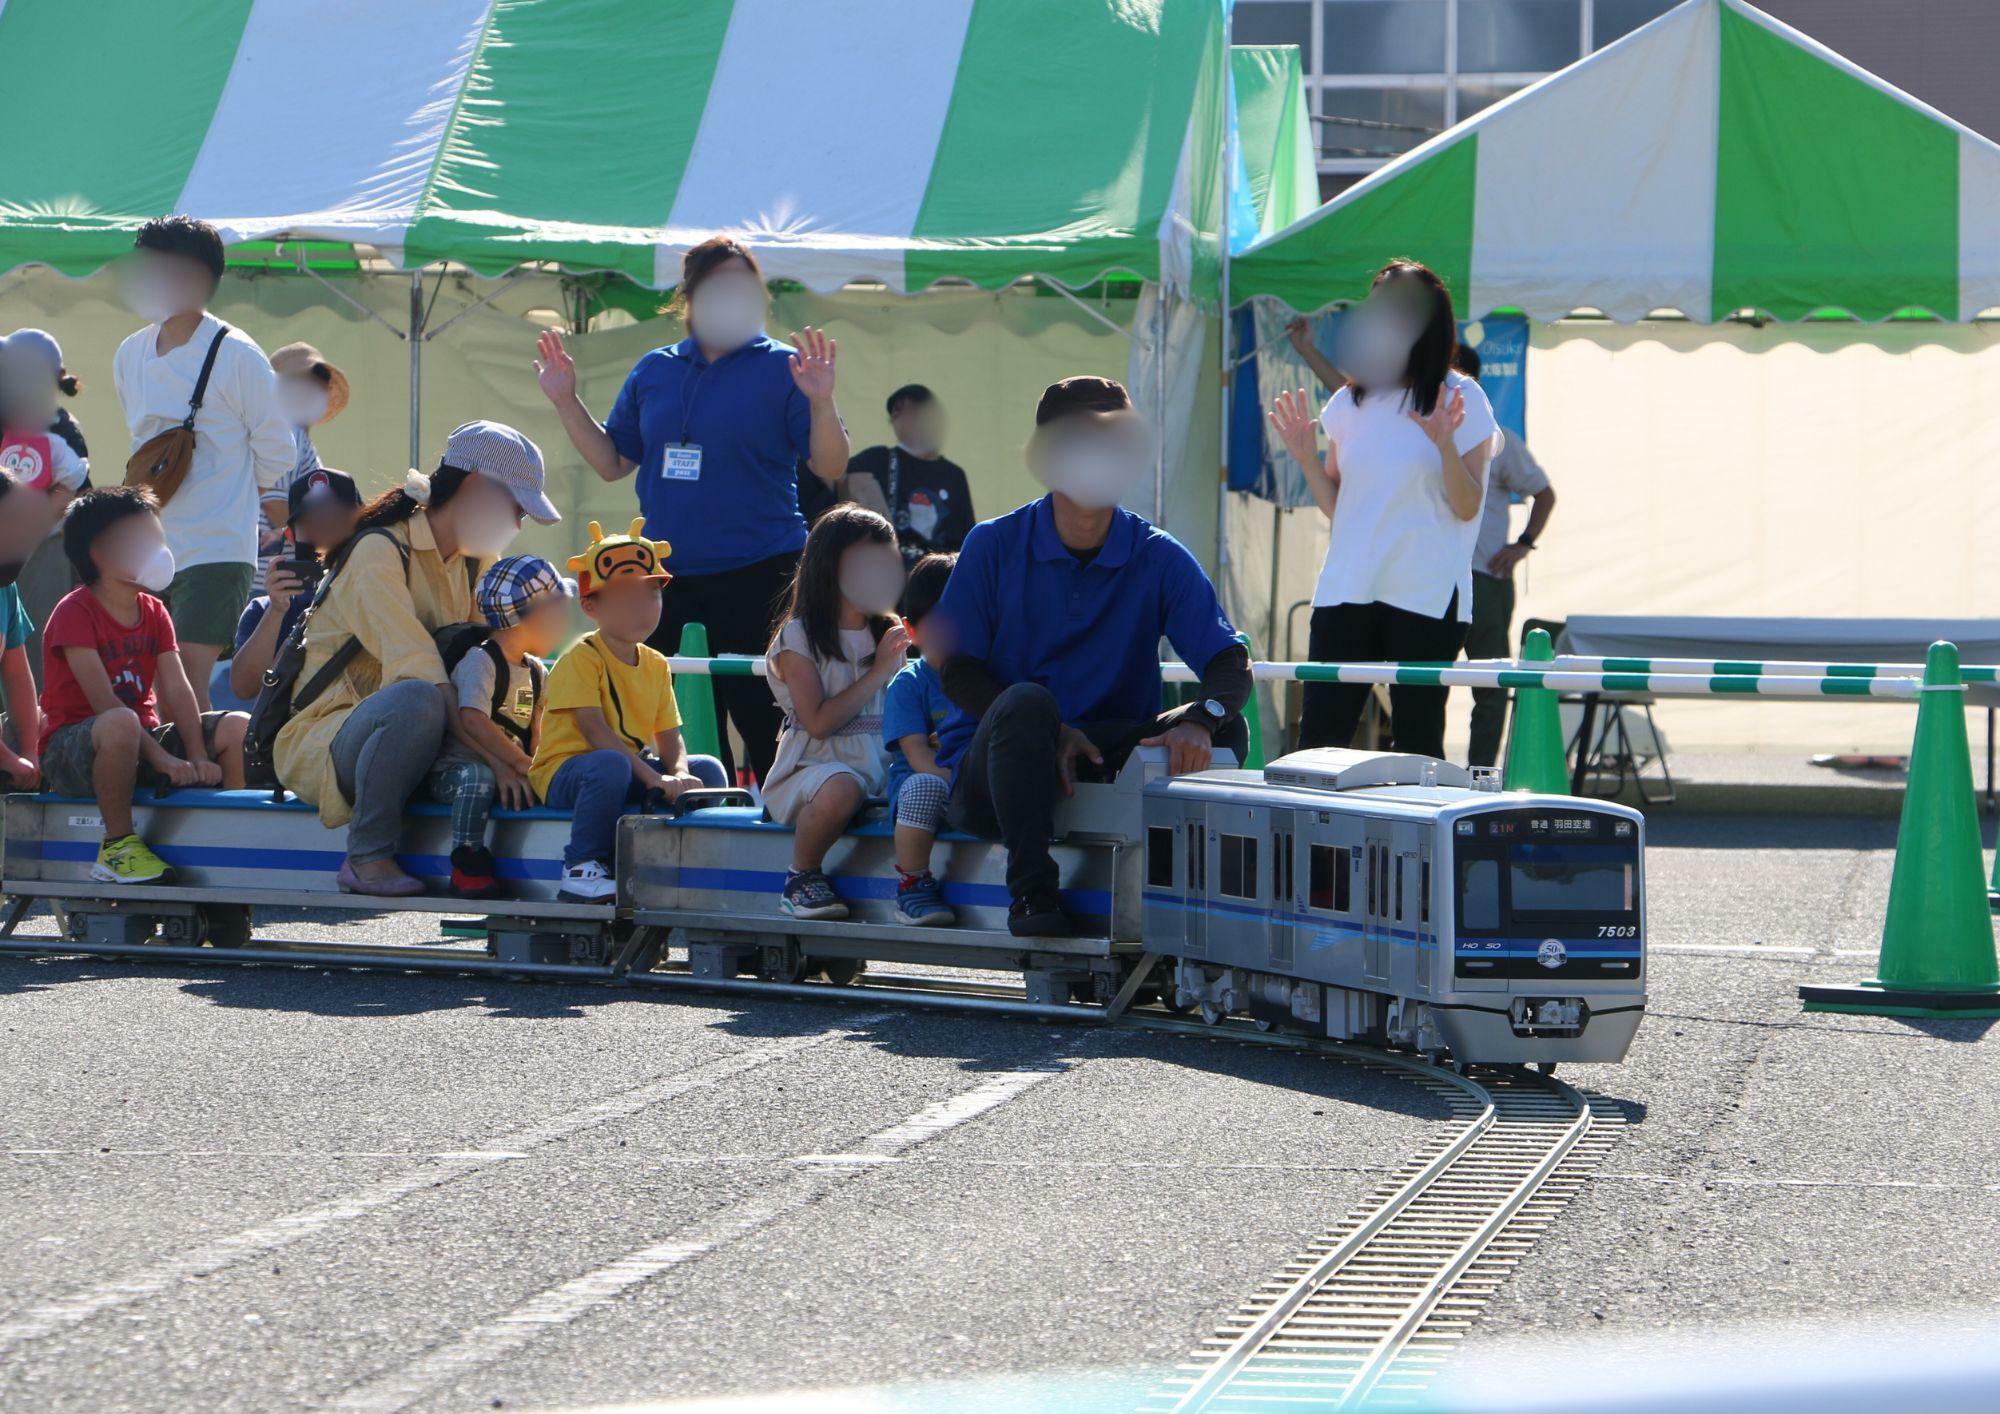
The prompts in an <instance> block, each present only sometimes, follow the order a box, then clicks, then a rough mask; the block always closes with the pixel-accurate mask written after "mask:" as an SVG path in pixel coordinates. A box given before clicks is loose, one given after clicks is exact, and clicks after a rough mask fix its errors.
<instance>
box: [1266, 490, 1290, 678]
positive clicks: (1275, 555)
mask: <svg viewBox="0 0 2000 1414" xmlns="http://www.w3.org/2000/svg"><path fill="white" fill-rule="evenodd" d="M1284 535H1285V508H1284V507H1283V506H1281V505H1279V504H1278V503H1277V502H1276V501H1273V502H1271V607H1270V611H1269V612H1268V613H1266V614H1265V616H1264V655H1265V656H1266V657H1269V658H1275V657H1277V656H1278V569H1279V559H1280V557H1281V556H1283V554H1284V553H1285V541H1284Z"/></svg>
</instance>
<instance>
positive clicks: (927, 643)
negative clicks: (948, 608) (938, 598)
mask: <svg viewBox="0 0 2000 1414" xmlns="http://www.w3.org/2000/svg"><path fill="white" fill-rule="evenodd" d="M906 622H908V621H907V620H906ZM910 637H911V638H913V639H915V640H916V644H917V651H918V652H919V653H920V654H922V656H923V660H924V661H925V662H926V663H929V664H930V665H931V667H932V668H934V669H936V670H937V671H938V672H943V671H944V665H945V660H946V659H948V658H950V657H951V644H950V643H949V642H948V641H947V640H948V635H947V634H946V632H945V620H944V616H943V615H941V614H939V613H938V612H937V611H936V610H935V609H933V610H932V611H931V612H930V613H928V614H925V615H924V616H923V617H922V618H921V619H917V620H916V621H914V622H911V623H910Z"/></svg>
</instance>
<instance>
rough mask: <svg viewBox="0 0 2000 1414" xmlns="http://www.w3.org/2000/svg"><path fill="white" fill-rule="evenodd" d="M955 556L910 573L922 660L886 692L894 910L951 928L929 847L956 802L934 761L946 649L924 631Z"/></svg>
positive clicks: (907, 614)
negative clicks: (948, 804) (939, 665)
mask: <svg viewBox="0 0 2000 1414" xmlns="http://www.w3.org/2000/svg"><path fill="white" fill-rule="evenodd" d="M957 558H958V557H957V556H956V555H926V556H924V557H923V558H922V559H921V560H918V561H917V563H916V565H915V566H914V567H913V568H912V569H911V571H910V580H909V583H908V584H907V585H905V586H904V589H903V621H904V623H906V624H908V625H909V629H910V637H911V638H912V639H913V640H915V642H916V644H917V647H918V648H919V649H921V650H922V652H923V656H922V657H921V658H919V659H917V661H916V662H914V663H910V664H908V665H907V666H906V667H904V668H903V670H902V671H901V672H899V673H897V674H896V676H895V677H894V678H893V679H891V680H890V683H889V686H888V687H887V688H886V689H885V690H884V692H883V694H882V743H883V745H884V746H885V747H886V748H887V749H888V755H889V814H890V816H891V818H893V819H894V820H895V822H896V878H897V884H896V913H897V915H898V916H899V917H900V918H901V919H902V920H903V922H905V923H910V924H915V925H916V926H918V927H932V928H936V927H949V926H950V925H951V924H953V923H956V922H957V921H958V917H957V915H956V914H954V913H953V912H952V911H951V906H950V905H949V904H947V903H946V902H945V901H944V890H943V889H942V888H941V887H940V886H939V884H938V881H937V879H936V878H935V877H934V876H933V875H932V874H931V846H932V845H933V844H935V843H936V842H937V835H938V830H939V828H940V827H942V826H943V824H944V810H945V804H946V802H947V801H948V800H950V798H951V772H950V771H949V770H947V769H946V768H945V767H943V766H940V765H938V762H937V729H938V727H939V726H941V725H942V724H943V722H944V716H945V712H946V710H947V709H948V707H949V705H950V704H949V703H947V702H946V700H945V695H944V680H943V679H942V678H940V677H939V676H938V671H937V666H936V664H937V663H939V662H942V661H943V658H944V654H943V651H942V649H943V645H942V644H940V643H939V642H937V639H938V637H939V635H937V634H936V633H931V634H929V635H926V633H925V631H924V623H925V620H926V619H928V618H929V617H930V613H931V610H932V609H935V608H936V607H937V602H938V600H939V599H941V598H943V597H944V586H945V581H946V580H948V579H950V578H951V567H952V564H953V562H954V561H955V560H957Z"/></svg>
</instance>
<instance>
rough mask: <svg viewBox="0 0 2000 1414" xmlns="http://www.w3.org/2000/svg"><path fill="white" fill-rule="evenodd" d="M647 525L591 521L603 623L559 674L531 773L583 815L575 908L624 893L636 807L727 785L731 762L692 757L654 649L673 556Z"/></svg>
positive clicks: (572, 852) (593, 584) (577, 820)
mask: <svg viewBox="0 0 2000 1414" xmlns="http://www.w3.org/2000/svg"><path fill="white" fill-rule="evenodd" d="M645 524H646V523H645V521H644V520H635V521H633V522H632V529H631V531H630V533H628V534H625V535H610V536H607V535H606V534H605V533H604V531H603V529H602V527H600V526H599V525H598V523H597V522H596V521H592V522H591V523H590V548H589V549H587V550H585V551H584V552H583V553H582V554H581V555H577V556H575V557H573V558H572V559H571V560H570V562H569V568H570V570H571V572H572V573H574V574H575V575H576V585H577V593H578V596H579V597H580V598H581V600H582V602H583V612H584V613H586V614H588V615H589V616H590V618H591V619H592V621H593V622H595V623H596V625H597V627H596V628H595V629H594V630H592V631H591V632H589V633H586V634H585V635H584V636H583V637H582V638H580V639H578V640H577V641H576V642H575V643H574V644H572V645H571V647H570V649H569V651H568V652H566V653H564V654H563V655H562V657H561V658H559V659H557V660H556V665H555V667H553V668H551V669H550V670H549V682H548V688H547V693H546V697H545V699H544V705H543V717H542V739H541V743H540V744H539V745H538V746H537V747H536V749H535V759H534V763H533V764H532V765H531V766H530V767H529V770H528V780H529V783H530V784H531V785H533V786H534V788H535V792H536V794H538V795H540V796H541V797H542V799H543V800H544V801H546V802H547V803H548V804H549V805H550V806H552V807H554V808H555V809H557V810H568V811H570V812H572V814H573V817H574V818H573V819H572V820H571V822H570V828H569V845H568V847H567V848H566V849H564V850H563V883H562V895H561V896H562V897H563V898H565V899H567V900H569V901H570V902H572V903H603V902H605V901H607V900H609V899H611V898H613V897H615V896H616V895H617V892H618V885H617V881H616V879H615V878H614V877H613V854H614V847H615V845H616V842H617V831H618V817H619V816H620V815H622V814H624V813H625V811H626V809H627V807H629V806H632V805H637V804H639V803H640V802H642V801H644V800H645V798H646V797H647V795H648V794H649V793H651V792H653V791H658V792H659V793H660V795H661V796H662V797H663V798H664V799H667V800H672V799H674V798H675V797H677V796H678V795H680V793H681V792H682V791H684V790H691V789H696V788H699V787H703V786H708V787H718V788H719V787H721V786H723V785H725V784H726V783H727V782H726V781H725V779H724V777H723V773H722V763H721V762H720V761H718V760H716V759H715V758H714V757H712V756H692V757H691V756H689V755H688V754H687V747H686V745H685V744H684V743H683V742H682V741H681V714H680V708H679V706H678V705H677V704H676V703H675V702H674V675H673V670H672V669H671V668H669V667H668V666H667V660H666V658H664V657H663V656H662V655H661V654H659V653H658V652H656V651H655V650H654V649H651V648H649V647H647V646H646V639H647V637H648V636H649V635H651V633H652V632H653V630H654V629H655V628H657V627H659V623H660V586H661V585H663V584H665V583H666V582H667V580H668V578H669V577H670V576H669V575H668V574H667V572H666V571H665V570H663V569H661V568H660V561H661V560H662V559H663V558H665V557H666V556H667V555H668V554H669V553H671V550H670V547H669V546H668V545H667V544H666V542H664V541H658V542H655V541H651V540H647V539H646V538H645V537H644V536H643V535H642V534H641V533H640V532H641V531H643V530H644V529H645Z"/></svg>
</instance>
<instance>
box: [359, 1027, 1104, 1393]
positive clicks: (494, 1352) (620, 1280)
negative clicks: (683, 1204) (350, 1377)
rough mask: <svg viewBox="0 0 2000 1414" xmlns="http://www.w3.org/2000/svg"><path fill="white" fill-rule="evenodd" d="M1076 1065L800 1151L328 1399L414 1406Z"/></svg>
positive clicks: (1016, 1075)
mask: <svg viewBox="0 0 2000 1414" xmlns="http://www.w3.org/2000/svg"><path fill="white" fill-rule="evenodd" d="M1067 1070H1068V1066H1066V1065H1062V1064H1059V1063H1058V1064H1055V1065H1051V1066H1049V1067H1048V1068H1045V1069H1040V1070H1009V1071H1000V1072H997V1073H995V1074H993V1075H989V1076H987V1077H986V1078H985V1079H984V1080H982V1081H980V1082H979V1083H978V1084H977V1085H975V1086H973V1087H972V1088H971V1089H970V1090H967V1091H965V1092H963V1093H962V1094H958V1095H954V1096H952V1097H951V1098H949V1099H946V1100H940V1101H938V1102H937V1103H935V1104H931V1105H926V1106H925V1107H924V1108H923V1109H921V1110H918V1111H917V1112H916V1113H915V1114H913V1115H911V1116H910V1117H909V1118H908V1119H906V1120H904V1121H902V1122H901V1123H900V1124H895V1125H891V1126H890V1127H889V1128H887V1129H884V1130H882V1131H880V1132H879V1133H876V1134H871V1135H870V1136H868V1137H867V1138H866V1139H863V1140H861V1141H860V1142H859V1143H857V1144H855V1145H854V1146H853V1147H852V1148H850V1149H847V1150H844V1151H842V1152H841V1153H838V1154H810V1155H801V1156H800V1162H799V1164H798V1166H797V1167H795V1168H794V1170H793V1171H792V1172H791V1173H790V1174H788V1175H786V1176H785V1177H784V1178H782V1179H780V1180H778V1181H777V1182H775V1183H773V1184H772V1185H771V1186H770V1187H768V1188H764V1189H760V1190H759V1191H758V1192H756V1193H752V1194H750V1195H749V1196H747V1197H745V1198H741V1199H738V1200H737V1201H736V1202H734V1203H731V1204H729V1205H728V1206H727V1207H725V1208H723V1209H722V1210H721V1211H720V1212H716V1213H712V1214H710V1215H708V1216H706V1217H702V1218H697V1219H695V1220H694V1221H693V1222H691V1223H688V1224H687V1225H686V1226H684V1227H682V1228H680V1229H679V1230H678V1231H676V1232H674V1233H672V1234H670V1235H669V1236H667V1237H666V1238H665V1239H664V1240H662V1241H660V1242H656V1243H653V1244H652V1245H650V1246H647V1247H641V1248H639V1249H638V1250H636V1251H633V1252H628V1253H627V1254H625V1255H624V1256H623V1257H620V1258H618V1259H617V1260H616V1261H614V1262H610V1263H608V1264H606V1265H605V1266H602V1267H599V1268H597V1269H596V1270H595V1271H590V1272H585V1273H584V1274H583V1275H582V1276H579V1277H573V1278H571V1279H570V1280H569V1281H566V1282H563V1283H562V1284H561V1285H559V1286H553V1287H550V1288H549V1289H548V1290H547V1291H544V1292H541V1293H540V1294H538V1295H536V1296H532V1297H530V1298H529V1299H528V1300H526V1301H524V1302H523V1303H522V1304H520V1305H519V1306H516V1307H515V1308H514V1309H513V1310H511V1311H509V1312H507V1313H506V1314H505V1315H503V1316H498V1317H495V1318H494V1319H493V1320H490V1321H487V1322H486V1323H485V1324H483V1325H479V1326H475V1327H473V1329H471V1330H470V1331H468V1332H466V1333H465V1334H464V1335H462V1336H460V1337H459V1338H458V1339H457V1340H454V1341H452V1342H450V1343H449V1344H446V1345H442V1346H439V1347H438V1348H436V1349H435V1350H433V1351H431V1352H430V1353H429V1354H428V1355H423V1356H420V1357H418V1358H417V1359H416V1360H414V1361H412V1362H411V1363H410V1364H408V1365H405V1366H404V1367H403V1368H402V1369H400V1370H396V1371H392V1372H391V1373H389V1374H387V1375H384V1376H382V1377H380V1378H379V1379H375V1380H369V1381H366V1382H364V1383H362V1384H359V1385H356V1386H354V1387H353V1388H351V1389H349V1390H347V1391H346V1392H345V1393H343V1394H341V1395H340V1396H338V1397H337V1398H335V1399H333V1400H331V1401H329V1403H328V1404H327V1405H326V1406H324V1407H326V1408H332V1409H347V1410H368V1411H376V1412H377V1414H389V1411H395V1410H400V1409H404V1408H407V1407H408V1406H409V1405H411V1404H414V1403H415V1402H416V1401H417V1400H419V1399H421V1398H423V1397H424V1396H425V1395H426V1394H427V1393H429V1392H430V1391H431V1390H433V1389H435V1388H437V1387H438V1386H439V1385H442V1384H445V1383H447V1382H448V1381H451V1380H454V1379H457V1378H458V1377H460V1376H462V1375H465V1374H467V1373H469V1372H470V1371H473V1370H476V1369H478V1368H479V1367H480V1366H482V1365H488V1364H491V1363H492V1362H493V1361H495V1360H498V1359H500V1358H501V1357H502V1356H504V1355H508V1354H511V1353H512V1352H513V1351H515V1350H518V1349H520V1348H521V1347H522V1346H524V1345H527V1344H528V1343H529V1342H530V1341H533V1340H535V1339H536V1338H537V1337H539V1336H541V1335H542V1334H544V1333H545V1332H547V1331H550V1330H554V1329H557V1328H559V1327H562V1326H566V1325H568V1324H569V1323H570V1322H572V1321H574V1320H576V1319H577V1318H578V1317H579V1316H582V1315H585V1314H586V1313H588V1312H590V1311H593V1310H595V1309H596V1308H598V1307H599V1306H602V1305H604V1304H605V1303H607V1302H609V1301H612V1300H614V1299H615V1298H616V1297H618V1296H619V1295H620V1294H622V1293H623V1292H626V1291H629V1290H630V1289H631V1288H633V1287H635V1286H638V1285H640V1284H641V1283H643V1282H646V1281H650V1280H651V1279H652V1278H654V1277H656V1276H658V1275H659V1274H660V1273H662V1272H664V1271H667V1270H669V1269H670V1268H673V1267H677V1266H680V1265H681V1264H682V1263H685V1262H690V1261H692V1260H694V1259H695V1258H697V1257H700V1256H703V1255H705V1254H706V1253H709V1252H713V1251H715V1250H716V1249H717V1248H719V1247H725V1246H727V1245H729V1244H730V1243H732V1242H734V1241H736V1240H737V1239H738V1238H741V1237H747V1236H749V1235H750V1234H751V1233H753V1232H756V1231H757V1230H758V1229H759V1228H761V1227H764V1226H766V1225H767V1224H769V1223H771V1222H773V1221H775V1220H776V1219H778V1218H781V1217H784V1216H786V1215H787V1214H790V1213H795V1212H797V1211H798V1210H799V1209H801V1208H804V1207H807V1206H809V1205H810V1204H812V1203H814V1202H816V1201H818V1200H819V1199H820V1198H821V1197H823V1196H824V1195H825V1194H827V1193H828V1192H830V1191H832V1190H833V1189H834V1188H836V1187H838V1186H839V1185H840V1184H842V1183H845V1182H847V1181H848V1180H849V1179H852V1178H854V1177H856V1176H857V1175H859V1174H863V1173H868V1172H871V1171H873V1169H874V1168H875V1167H877V1166H878V1165H879V1164H881V1163H883V1162H885V1161H893V1160H895V1159H897V1158H899V1157H901V1156H902V1154H903V1153H904V1151H906V1150H908V1149H912V1148H914V1147H916V1146H917V1145H919V1144H922V1143H925V1142H926V1141H928V1140H931V1139H935V1138H936V1137H937V1136H938V1135H940V1134H944V1133H946V1132H948V1131H950V1130H952V1129H955V1128H957V1127H958V1126H959V1125H961V1124H964V1123H966V1122H967V1121H968V1120H973V1119H977V1118H978V1117H979V1116H980V1115H983V1114H987V1113H989V1112H991V1111H992V1110H994V1109H997V1108H998V1107H1000V1106H1001V1105H1004V1104H1006V1103H1007V1102H1008V1101H1009V1100H1011V1099H1013V1098H1014V1097H1015V1096H1017V1095H1019V1094H1021V1093H1022V1092H1023V1091H1025V1090H1027V1089H1029V1088H1030V1087H1032V1086H1035V1085H1039V1084H1041V1082H1043V1081H1044V1080H1047V1079H1049V1078H1050V1077H1052V1076H1056V1075H1061V1074H1063V1073H1065V1072H1066V1071H1067Z"/></svg>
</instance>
